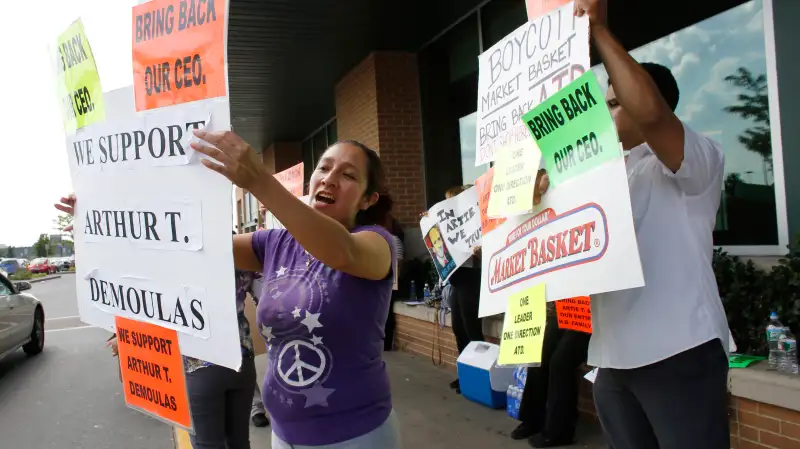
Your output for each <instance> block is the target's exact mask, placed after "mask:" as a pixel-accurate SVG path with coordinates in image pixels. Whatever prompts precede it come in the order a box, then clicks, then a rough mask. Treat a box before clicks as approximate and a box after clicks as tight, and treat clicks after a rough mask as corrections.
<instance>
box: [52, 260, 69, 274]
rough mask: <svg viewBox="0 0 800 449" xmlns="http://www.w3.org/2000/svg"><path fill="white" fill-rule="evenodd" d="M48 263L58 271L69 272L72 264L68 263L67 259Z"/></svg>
mask: <svg viewBox="0 0 800 449" xmlns="http://www.w3.org/2000/svg"><path fill="white" fill-rule="evenodd" d="M50 262H51V263H52V264H53V265H55V266H56V269H58V271H69V269H70V267H72V262H70V260H69V257H58V258H55V259H50Z"/></svg>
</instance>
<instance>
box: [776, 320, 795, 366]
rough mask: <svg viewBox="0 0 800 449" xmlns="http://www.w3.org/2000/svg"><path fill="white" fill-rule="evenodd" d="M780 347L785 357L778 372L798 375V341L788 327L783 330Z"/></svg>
mask: <svg viewBox="0 0 800 449" xmlns="http://www.w3.org/2000/svg"><path fill="white" fill-rule="evenodd" d="M779 345H780V348H781V350H782V352H783V353H782V356H783V357H782V359H781V360H780V364H779V365H778V370H780V372H782V373H786V374H798V366H797V339H796V338H795V337H794V335H792V332H791V331H790V330H789V328H788V327H786V328H784V329H783V335H781V339H780V341H779Z"/></svg>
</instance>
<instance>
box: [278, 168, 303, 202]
mask: <svg viewBox="0 0 800 449" xmlns="http://www.w3.org/2000/svg"><path fill="white" fill-rule="evenodd" d="M275 179H277V180H278V181H279V182H280V183H281V184H282V185H283V186H284V187H286V190H288V191H290V192H292V195H294V196H297V197H300V196H303V163H302V162H301V163H299V164H297V165H295V166H294V167H289V168H287V169H286V170H284V171H282V172H280V173H275Z"/></svg>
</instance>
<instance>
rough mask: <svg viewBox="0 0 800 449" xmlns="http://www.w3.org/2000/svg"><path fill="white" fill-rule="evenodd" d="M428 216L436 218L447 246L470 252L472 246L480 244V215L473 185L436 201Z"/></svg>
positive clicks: (476, 194)
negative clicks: (447, 197)
mask: <svg viewBox="0 0 800 449" xmlns="http://www.w3.org/2000/svg"><path fill="white" fill-rule="evenodd" d="M428 216H430V217H433V218H435V219H436V222H437V223H438V224H439V229H441V230H442V232H443V234H444V238H445V240H446V243H447V247H448V248H451V249H455V250H458V251H460V252H464V253H471V251H472V247H473V246H476V245H479V244H480V242H481V216H480V211H479V210H478V190H477V189H476V188H475V187H470V188H469V189H467V190H465V191H463V192H461V193H460V194H458V195H456V196H454V197H452V198H450V199H447V200H444V201H441V202H439V203H436V204H435V205H434V206H433V207H432V208H431V209H430V210H429V211H428Z"/></svg>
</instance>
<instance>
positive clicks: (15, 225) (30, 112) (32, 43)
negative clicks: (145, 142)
mask: <svg viewBox="0 0 800 449" xmlns="http://www.w3.org/2000/svg"><path fill="white" fill-rule="evenodd" d="M136 3H137V2H136V1H135V0H70V1H68V2H65V1H58V0H43V1H36V2H31V1H23V2H10V3H9V4H7V5H4V14H5V17H6V20H5V22H4V24H3V26H2V27H0V39H1V40H2V42H6V43H7V44H11V45H6V46H5V47H6V48H5V50H4V53H5V58H4V60H5V61H6V67H5V70H3V71H2V72H0V85H2V86H4V89H3V96H2V98H3V102H4V103H5V107H4V108H3V109H4V113H3V121H4V122H5V123H4V125H5V126H4V129H6V138H5V140H6V144H5V145H4V146H3V148H2V149H0V180H1V181H2V185H3V186H4V187H5V188H4V189H3V197H2V200H0V210H1V211H2V212H1V213H0V244H5V245H13V246H30V245H32V244H33V243H34V242H35V241H36V239H37V238H38V236H39V234H41V233H46V234H52V233H55V231H54V229H53V223H52V221H53V219H54V218H56V216H57V215H58V211H57V210H56V209H55V208H54V207H53V203H55V202H56V201H57V200H58V199H59V198H60V197H61V196H63V195H65V194H68V193H70V192H71V191H72V183H71V181H70V176H69V165H68V163H67V153H66V146H65V141H64V131H63V127H62V122H61V115H60V111H59V109H58V103H57V99H56V93H55V79H54V77H53V70H52V68H51V67H52V66H51V63H50V48H51V46H52V45H53V44H54V43H55V39H56V37H57V36H58V35H59V34H60V33H61V32H62V31H63V30H65V29H66V28H67V26H69V24H70V23H71V22H72V21H73V20H75V19H77V18H78V17H81V18H82V20H83V23H84V27H85V29H86V34H87V36H88V39H89V41H90V44H91V46H92V52H93V53H94V56H95V59H96V61H97V65H98V71H99V72H100V80H101V84H102V86H103V90H104V91H107V90H112V89H117V88H120V87H124V86H127V85H130V84H132V82H133V75H132V72H131V70H130V67H131V65H130V60H131V32H130V29H131V18H130V8H131V7H132V6H133V5H135V4H136ZM45 11H46V12H47V13H46V14H44V13H43V12H45ZM12 64H13V66H12ZM9 137H10V141H9Z"/></svg>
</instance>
